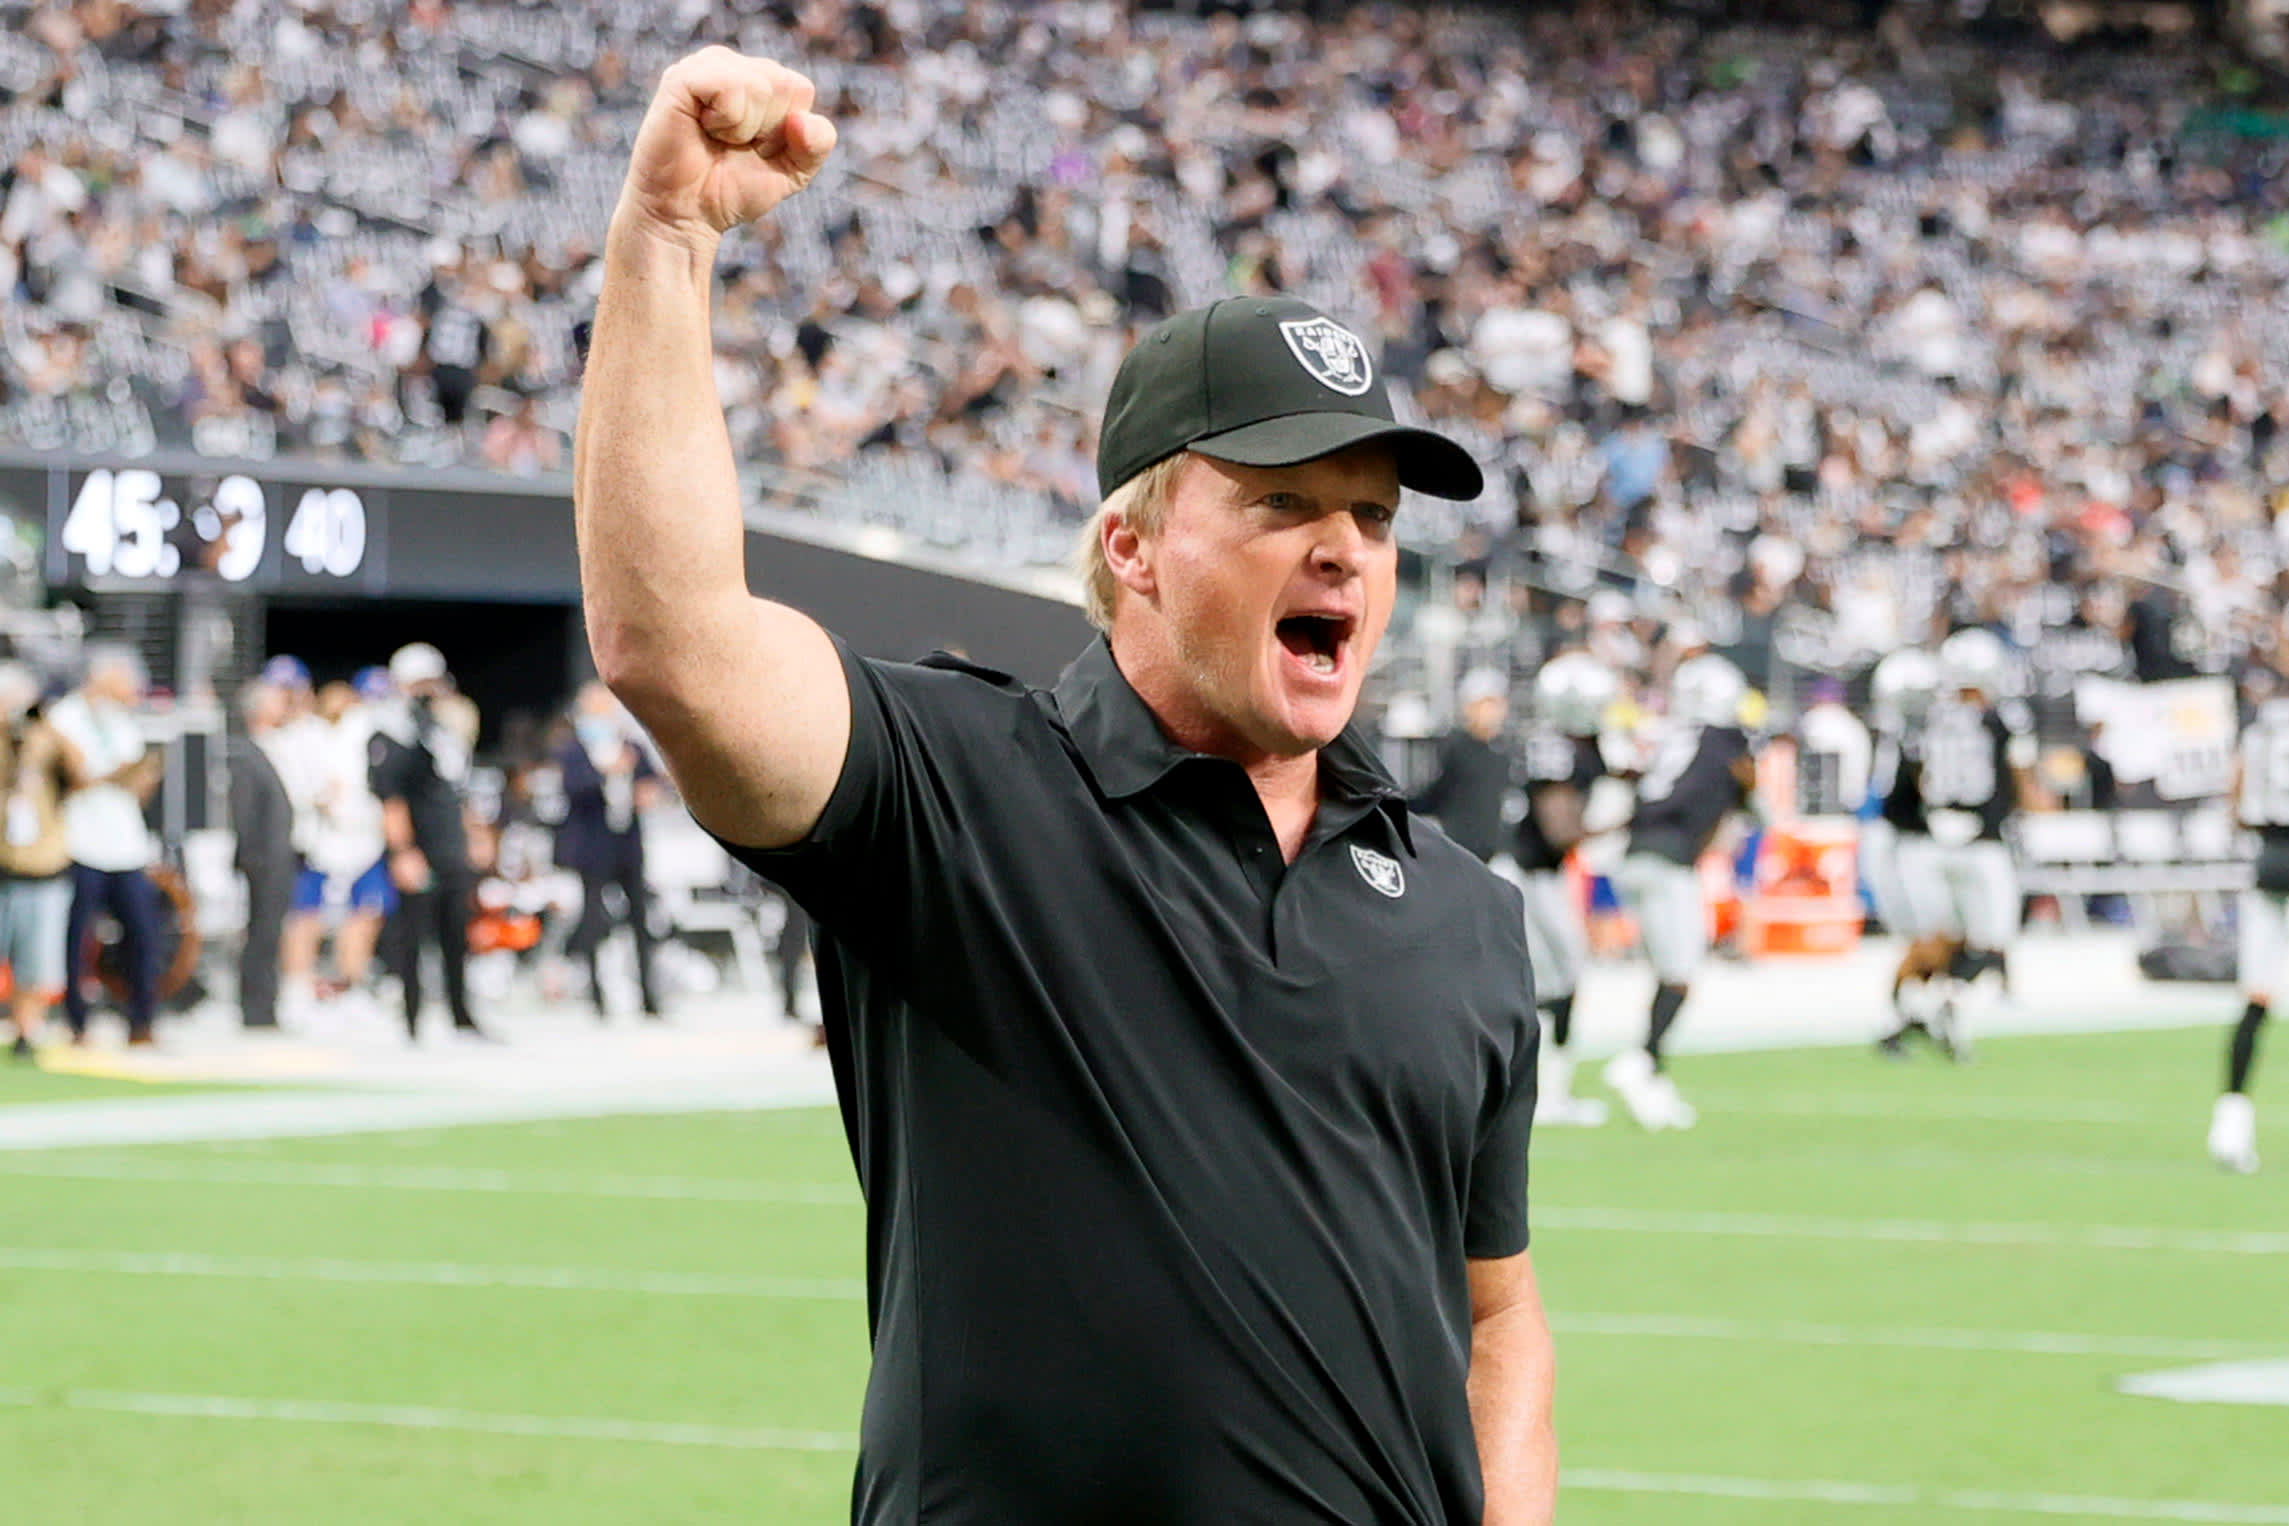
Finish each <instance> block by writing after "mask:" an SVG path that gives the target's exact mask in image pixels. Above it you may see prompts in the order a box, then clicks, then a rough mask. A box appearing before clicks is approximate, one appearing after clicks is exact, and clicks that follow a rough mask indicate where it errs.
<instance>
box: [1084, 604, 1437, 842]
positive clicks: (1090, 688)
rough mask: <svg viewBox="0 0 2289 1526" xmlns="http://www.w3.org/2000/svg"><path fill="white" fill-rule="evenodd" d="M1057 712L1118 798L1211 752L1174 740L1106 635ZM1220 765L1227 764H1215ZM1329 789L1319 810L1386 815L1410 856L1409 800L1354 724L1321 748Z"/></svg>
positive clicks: (1092, 772) (1104, 786)
mask: <svg viewBox="0 0 2289 1526" xmlns="http://www.w3.org/2000/svg"><path fill="white" fill-rule="evenodd" d="M1053 694H1054V698H1055V700H1056V705H1057V713H1058V715H1059V717H1060V718H1062V719H1063V721H1064V723H1065V734H1066V735H1067V736H1069V737H1071V738H1072V740H1073V746H1074V748H1075V749H1076V750H1077V751H1078V752H1079V753H1080V755H1081V762H1082V764H1083V766H1085V767H1086V768H1087V769H1088V771H1089V776H1090V778H1092V779H1094V780H1095V781H1096V784H1097V788H1098V789H1099V790H1101V791H1103V792H1104V794H1105V795H1106V796H1107V797H1108V798H1111V799H1114V800H1122V799H1126V798H1128V797H1129V796H1131V795H1140V794H1142V793H1144V792H1145V791H1146V790H1148V789H1151V788H1152V787H1153V786H1154V785H1156V784H1158V783H1160V781H1161V780H1162V779H1165V778H1166V777H1168V775H1169V773H1170V771H1171V770H1173V769H1174V768H1175V767H1176V766H1177V765H1178V764H1180V763H1186V762H1190V761H1192V760H1194V759H1197V758H1209V757H1210V756H1211V755H1210V754H1208V753H1199V752H1194V751H1193V750H1192V749H1191V748H1189V747H1185V746H1183V745H1181V744H1179V743H1177V742H1175V741H1173V740H1171V739H1170V737H1169V735H1168V733H1167V732H1165V731H1163V730H1161V728H1160V721H1159V719H1158V717H1156V716H1155V715H1154V714H1153V713H1152V708H1151V707H1150V706H1149V705H1147V704H1146V703H1145V702H1144V700H1143V698H1142V697H1141V696H1139V695H1138V693H1137V691H1136V690H1135V689H1134V688H1132V687H1131V686H1130V684H1129V680H1128V677H1127V675H1126V674H1124V673H1122V672H1121V669H1120V664H1118V663H1116V662H1115V661H1113V649H1112V646H1111V645H1110V643H1108V642H1107V641H1106V640H1105V638H1104V637H1103V636H1099V637H1097V638H1096V639H1095V640H1093V641H1091V642H1090V643H1089V645H1088V647H1087V648H1086V649H1084V650H1083V651H1082V653H1081V655H1080V656H1078V657H1076V658H1074V659H1073V662H1072V665H1071V666H1069V667H1067V668H1066V669H1065V672H1064V675H1063V676H1062V677H1060V678H1059V679H1058V680H1057V687H1056V689H1055V690H1054V691H1053ZM1215 761H1217V762H1222V761H1224V760H1223V759H1215ZM1319 771H1320V781H1321V785H1322V788H1323V790H1324V792H1325V794H1324V799H1323V804H1322V809H1323V810H1324V809H1326V808H1327V807H1330V806H1332V807H1336V808H1339V809H1340V808H1341V807H1344V806H1350V807H1353V808H1354V810H1355V811H1357V812H1358V813H1360V814H1364V812H1365V811H1367V810H1379V811H1381V812H1382V813H1383V814H1384V815H1385V816H1386V817H1387V818H1388V819H1389V820H1390V822H1391V825H1392V829H1393V830H1394V831H1395V832H1396V833H1397V835H1398V838H1399V841H1400V842H1401V843H1403V844H1404V845H1405V846H1406V849H1407V852H1408V853H1409V854H1410V855H1412V854H1413V853H1414V851H1415V839H1414V833H1413V831H1412V829H1411V828H1410V827H1409V825H1408V822H1407V797H1406V795H1405V793H1404V792H1403V791H1401V790H1400V788H1399V786H1398V785H1397V784H1396V783H1395V782H1394V781H1393V780H1392V778H1391V775H1390V773H1389V772H1388V771H1387V770H1385V769H1384V767H1383V764H1382V760H1381V759H1379V758H1377V757H1376V756H1375V752H1374V749H1373V748H1371V747H1369V746H1368V745H1367V742H1366V739H1365V738H1363V737H1362V736H1361V735H1360V734H1359V728H1358V727H1357V726H1348V727H1345V728H1344V731H1343V734H1342V735H1341V736H1339V737H1337V738H1336V739H1335V740H1334V741H1333V742H1330V743H1329V744H1328V745H1327V746H1325V747H1323V748H1321V749H1320V753H1319Z"/></svg>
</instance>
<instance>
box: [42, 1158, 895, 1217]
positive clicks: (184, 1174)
mask: <svg viewBox="0 0 2289 1526" xmlns="http://www.w3.org/2000/svg"><path fill="white" fill-rule="evenodd" d="M0 1176H45V1177H62V1178H65V1179H68V1180H72V1181H102V1182H201V1183H211V1184H216V1185H222V1186H260V1187H352V1188H359V1189H363V1188H369V1187H384V1188H400V1189H404V1190H407V1191H414V1192H487V1193H532V1194H536V1195H555V1196H570V1197H607V1198H638V1199H651V1200H657V1201H666V1202H696V1203H792V1204H815V1205H818V1206H821V1207H834V1208H857V1207H860V1206H862V1200H861V1199H860V1197H859V1195H858V1189H857V1188H856V1187H855V1186H846V1185H842V1184H839V1183H835V1182H765V1181H746V1180H742V1179H740V1178H737V1177H705V1176H629V1175H619V1174H605V1175H598V1176H588V1175H581V1174H579V1173H576V1172H570V1171H494V1170H488V1169H484V1168H481V1167H453V1166H438V1167H425V1166H325V1165H304V1164H297V1163H293V1162H286V1161H280V1162H275V1163H273V1162H264V1161H243V1162H241V1161H224V1162H213V1163H209V1162H205V1161H177V1160H72V1159H68V1158H67V1159H58V1158H52V1157H46V1156H38V1155H28V1156H22V1157H15V1158H9V1157H4V1156H0Z"/></svg>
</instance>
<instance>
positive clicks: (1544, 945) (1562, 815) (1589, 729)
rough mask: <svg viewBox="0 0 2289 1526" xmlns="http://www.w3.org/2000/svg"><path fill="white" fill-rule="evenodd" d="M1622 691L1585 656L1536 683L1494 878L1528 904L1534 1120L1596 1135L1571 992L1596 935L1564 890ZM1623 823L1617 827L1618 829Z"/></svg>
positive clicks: (1587, 826) (1586, 829)
mask: <svg viewBox="0 0 2289 1526" xmlns="http://www.w3.org/2000/svg"><path fill="white" fill-rule="evenodd" d="M1619 692H1620V684H1619V682H1618V681H1617V680H1616V679H1615V678H1614V675H1613V670H1612V669H1610V668H1608V667H1607V666H1606V665H1605V664H1604V663H1602V662H1600V661H1598V660H1597V659H1596V658H1595V657H1592V656H1591V655H1590V654H1589V653H1587V652H1580V651H1577V652H1569V653H1567V654H1565V655H1564V656H1561V657H1556V658H1553V659H1551V660H1550V661H1549V662H1547V663H1545V664H1544V665H1543V667H1542V671H1541V672H1540V673H1539V674H1537V675H1536V676H1535V680H1534V717H1535V725H1534V729H1533V730H1532V731H1531V732H1529V733H1528V734H1527V738H1526V755H1525V758H1524V760H1523V761H1524V773H1525V780H1526V810H1525V814H1524V815H1523V816H1522V817H1520V818H1519V821H1518V826H1517V830H1516V831H1515V833H1514V834H1513V835H1512V838H1511V845H1510V853H1509V854H1508V855H1507V856H1505V857H1503V858H1498V859H1496V860H1495V864H1494V867H1495V869H1496V871H1497V872H1498V873H1500V874H1502V875H1503V877H1504V878H1506V879H1508V880H1510V881H1511V883H1513V884H1515V885H1516V886H1517V887H1518V889H1519V892H1520V894H1522V895H1523V896H1524V897H1525V898H1526V944H1527V954H1528V957H1529V958H1530V959H1531V960H1532V962H1533V966H1534V999H1535V1001H1536V1003H1538V1004H1539V1006H1540V1007H1541V1009H1542V1011H1543V1012H1544V1014H1546V1020H1547V1023H1548V1026H1547V1027H1546V1028H1545V1029H1544V1030H1543V1031H1544V1034H1545V1036H1546V1041H1545V1042H1544V1043H1543V1045H1542V1059H1541V1078H1540V1090H1539V1091H1538V1092H1537V1093H1536V1095H1535V1101H1534V1121H1535V1122H1536V1123H1540V1124H1559V1125H1574V1126H1580V1127H1585V1128H1595V1127H1596V1126H1598V1125H1599V1124H1602V1123H1604V1122H1605V1119H1606V1109H1605V1104H1604V1103H1602V1102H1599V1101H1597V1100H1596V1099H1595V1098H1591V1097H1577V1096H1575V1095H1574V1060H1573V1050H1572V1047H1571V1046H1572V1043H1573V1028H1574V993H1575V991H1576V990H1577V989H1578V988H1579V986H1580V983H1581V977H1582V965H1583V964H1584V963H1585V962H1586V961H1587V959H1588V957H1589V930H1588V929H1587V928H1586V927H1585V926H1583V923H1582V912H1581V908H1580V907H1579V906H1578V905H1577V904H1576V902H1575V900H1574V895H1573V891H1572V889H1571V887H1569V886H1568V885H1567V883H1566V873H1565V865H1566V855H1567V854H1568V853H1571V852H1572V851H1573V850H1574V847H1575V845H1576V844H1577V843H1579V842H1581V841H1582V839H1583V838H1585V837H1587V836H1589V835H1590V833H1591V830H1592V829H1593V824H1594V822H1595V810H1594V807H1593V806H1592V803H1591V801H1592V796H1593V794H1595V793H1597V789H1596V787H1597V785H1598V782H1599V781H1600V780H1601V779H1604V778H1605V777H1606V766H1605V757H1604V754H1603V752H1602V751H1601V750H1600V748H1599V745H1598V733H1599V731H1600V729H1601V728H1602V726H1603V725H1604V722H1605V713H1606V710H1607V708H1608V707H1609V706H1610V705H1612V703H1613V701H1614V696H1615V695H1616V694H1617V693H1619ZM1611 824H1613V825H1618V824H1619V823H1618V821H1616V822H1614V823H1611Z"/></svg>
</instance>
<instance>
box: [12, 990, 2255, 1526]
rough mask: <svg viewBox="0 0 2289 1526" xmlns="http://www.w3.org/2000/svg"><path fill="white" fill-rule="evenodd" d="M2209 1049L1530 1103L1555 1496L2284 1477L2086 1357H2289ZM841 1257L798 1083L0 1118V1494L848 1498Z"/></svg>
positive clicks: (1716, 1497) (1826, 1510) (854, 1259)
mask: <svg viewBox="0 0 2289 1526" xmlns="http://www.w3.org/2000/svg"><path fill="white" fill-rule="evenodd" d="M2216 1049H2217V1042H2216V1037H2215V1035H2213V1034H2211V1033H2209V1032H2206V1031H2181V1032H2164V1033H2145V1034H2131V1035H2120V1036H2108V1037H2098V1038H2076V1039H2044V1040H2020V1041H2011V1042H1995V1043H1991V1044H1989V1045H1988V1046H1986V1048H1985V1049H1984V1050H1983V1051H1982V1052H1981V1055H1980V1058H1979V1063H1978V1064H1977V1065H1975V1066H1973V1067H1971V1068H1969V1069H1965V1070H1951V1069H1948V1068H1945V1067H1944V1066H1942V1065H1941V1064H1939V1063H1938V1062H1936V1061H1933V1060H1931V1059H1930V1058H1928V1057H1920V1058H1919V1059H1918V1060H1917V1061H1915V1062H1912V1063H1909V1064H1905V1065H1898V1066H1887V1065H1885V1064H1883V1063H1882V1062H1880V1061H1878V1060H1876V1059H1875V1058H1873V1057H1872V1056H1870V1055H1867V1054H1865V1053H1856V1052H1822V1051H1808V1052H1794V1053H1775V1054H1761V1055H1736V1056H1726V1057H1709V1058H1695V1057H1688V1058H1687V1059H1685V1060H1683V1061H1681V1062H1680V1063H1679V1066H1678V1073H1679V1076H1680V1079H1681V1082H1682V1084H1683V1085H1684V1086H1685V1088H1686V1090H1687V1093H1688V1095H1690V1096H1692V1097H1693V1098H1694V1099H1695V1100H1697V1101H1698V1102H1699V1103H1700V1104H1701V1107H1702V1110H1703V1124H1702V1127H1701V1128H1700V1129H1699V1130H1698V1131H1696V1132H1694V1133H1692V1134H1688V1135H1664V1136H1653V1137H1648V1136H1644V1135H1641V1134H1638V1133H1636V1132H1634V1131H1633V1130H1631V1129H1629V1128H1627V1127H1626V1126H1617V1127H1609V1128H1607V1129H1605V1130H1602V1131H1597V1132H1568V1133H1559V1132H1551V1133H1549V1134H1547V1135H1545V1136H1544V1137H1543V1138H1542V1140H1541V1141H1540V1142H1539V1144H1538V1147H1537V1150H1538V1161H1539V1169H1538V1189H1537V1197H1538V1224H1539V1228H1538V1231H1537V1236H1538V1237H1537V1261H1538V1263H1539V1265H1540V1268H1541V1271H1542V1277H1543V1282H1544V1289H1545V1294H1546V1296H1547V1298H1548V1301H1549V1303H1550V1306H1551V1311H1552V1315H1553V1319H1554V1321H1555V1323H1556V1325H1557V1328H1558V1331H1559V1336H1558V1340H1559V1353H1560V1361H1561V1394H1560V1427H1561V1432H1562V1435H1563V1439H1564V1444H1565V1461H1566V1466H1567V1470H1568V1476H1569V1487H1568V1492H1567V1496H1566V1499H1565V1502H1564V1508H1563V1511H1562V1518H1563V1519H1564V1520H1565V1521H1567V1522H1569V1523H1585V1522H1614V1523H1623V1522H1628V1523H1640V1522H1642V1523H1654V1522H1660V1523H1690V1526H1718V1523H1725V1526H1731V1523H1748V1522H1757V1523H1772V1522H1813V1523H1828V1522H1835V1523H1846V1522H1861V1521H1864V1522H1868V1523H1871V1526H1884V1523H1906V1522H1925V1521H1929V1522H1943V1523H1961V1526H1983V1523H2003V1522H2028V1521H2037V1520H2048V1521H2058V1520H2091V1521H2108V1520H2161V1521H2202V1522H2245V1523H2266V1522H2289V1407H2281V1406H2279V1405H2275V1406H2270V1407H2268V1406H2257V1405H2226V1404H2181V1403H2172V1402H2166V1401H2163V1400H2159V1399H2152V1398H2137V1397H2129V1396H2126V1395H2124V1394H2122V1393H2120V1392H2119V1391H2118V1390H2117V1388H2116V1383H2117V1381H2118V1380H2120V1379H2122V1378H2124V1377H2127V1376H2130V1375H2133V1374H2140V1373H2152V1372H2157V1371H2169V1370H2175V1369H2183V1368H2188V1367H2194V1366H2198V1365H2202V1364H2204V1363H2212V1362H2222V1361H2229V1360H2243V1359H2248V1360H2258V1359H2265V1358H2289V1126H2285V1125H2289V1060H2285V1061H2284V1062H2283V1064H2282V1066H2281V1070H2282V1076H2281V1080H2282V1081H2283V1083H2284V1084H2283V1085H2282V1086H2281V1087H2279V1088H2278V1090H2279V1092H2280V1093H2281V1094H2282V1095H2283V1097H2284V1101H2283V1103H2282V1104H2281V1105H2280V1106H2279V1107H2278V1108H2277V1109H2276V1110H2275V1113H2274V1115H2273V1122H2274V1126H2273V1128H2272V1129H2271V1132H2270V1134H2269V1136H2268V1138H2269V1142H2270V1143H2271V1144H2272V1146H2273V1151H2274V1154H2275V1155H2276V1156H2277V1157H2279V1159H2278V1160H2277V1162H2276V1166H2277V1168H2278V1169H2277V1170H2276V1172H2275V1174H2272V1175H2269V1176H2260V1177H2256V1178H2252V1179H2233V1178H2227V1177H2223V1176H2221V1175H2219V1174H2218V1173H2216V1172H2215V1171H2213V1170H2212V1169H2211V1168H2210V1167H2209V1166H2208V1165H2207V1163H2206V1162H2205V1161H2204V1160H2203V1158H2202V1154H2201V1136H2202V1131H2203V1128H2204V1125H2205V1122H2206V1118H2207V1111H2208V1103H2209V1099H2210V1095H2211V1090H2212V1087H2213V1085H2214V1083H2215V1070H2216ZM107 1094H114V1095H115V1094H117V1093H116V1091H111V1092H109V1093H107ZM84 1095H89V1091H88V1087H87V1083H84V1082H75V1081H73V1080H71V1079H70V1078H64V1077H55V1078H47V1077H38V1076H32V1077H26V1076H25V1075H23V1074H22V1073H18V1074H17V1075H15V1076H14V1077H13V1078H11V1080H10V1081H9V1083H8V1088H7V1091H6V1093H5V1094H4V1096H0V1102H14V1103H23V1102H28V1101H29V1102H37V1101H40V1100H44V1099H53V1100H65V1099H67V1098H69V1097H73V1096H84ZM860 1271H861V1247H860V1210H859V1205H858V1200H857V1196H856V1194H855V1192H854V1190H853V1189H852V1187H851V1185H850V1172H849V1167H848V1163H847V1161H846V1159H845V1158H844V1155H843V1149H842V1140H841V1132H840V1128H839V1125H838V1123H837V1121H836V1119H835V1117H834V1115H833V1114H832V1113H830V1112H826V1111H818V1110H807V1111H795V1112H781V1113H753V1114H736V1115H726V1114H706V1115H696V1116H671V1117H640V1118H625V1119H610V1120H603V1121H590V1122H579V1123H563V1124H545V1125H516V1126H501V1127H483V1128H465V1129H452V1130H438V1131H428V1132H419V1133H408V1134H396V1135H378V1136H371V1135H369V1136H361V1137H350V1138H341V1139H323V1140H282V1141H277V1142H270V1143H263V1144H258V1145H234V1146H230V1147H218V1146H169V1147H161V1148H137V1149H109V1150H100V1151H83V1150H70V1151H49V1152H29V1153H15V1154H0V1521H5V1522H7V1523H11V1526H24V1523H41V1526H47V1523H56V1526H66V1523H68V1526H90V1523H95V1526H110V1523H126V1522H139V1523H140V1522H154V1523H209V1522H212V1523H232V1526H244V1523H272V1522H278V1523H296V1526H350V1523H366V1522H374V1523H381V1522H390V1523H396V1522H415V1521H418V1522H424V1523H437V1522H483V1523H488V1526H508V1523H528V1522H529V1523H536V1526H537V1523H548V1526H566V1523H575V1522H597V1523H605V1522H610V1523H634V1522H644V1523H653V1522H661V1523H667V1522H674V1523H682V1522H716V1521H723V1522H731V1521H737V1522H757V1523H772V1526H776V1523H805V1522H821V1523H824V1522H832V1521H836V1520H839V1519H841V1518H842V1517H843V1513H844V1510H845V1501H846V1498H847V1487H848V1476H849V1469H850V1462H851V1458H850V1453H849V1450H848V1448H849V1440H850V1436H849V1433H850V1432H851V1431H852V1429H853V1428H854V1426H855V1423H856V1416H857V1412H858V1403H859V1394H860V1389H861V1385H862V1382H863V1380H864V1375H865V1370H866V1344H865V1327H864V1319H863V1306H862V1304H861V1302H860V1287H859V1282H858V1279H859V1276H860Z"/></svg>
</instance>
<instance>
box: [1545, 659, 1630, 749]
mask: <svg viewBox="0 0 2289 1526" xmlns="http://www.w3.org/2000/svg"><path fill="white" fill-rule="evenodd" d="M1620 692H1621V683H1620V681H1619V680H1618V679H1616V678H1615V677H1614V676H1613V670H1612V669H1611V668H1609V667H1607V666H1606V665H1605V664H1604V663H1602V662H1600V661H1598V660H1597V659H1596V658H1595V657H1592V656H1591V655H1590V654H1589V653H1587V652H1568V653H1566V654H1565V655H1564V656H1562V657H1553V658H1551V659H1550V660H1549V661H1548V662H1546V663H1544V664H1543V665H1542V671H1541V672H1539V673H1537V674H1535V675H1534V712H1535V714H1536V715H1538V716H1539V717H1540V718H1541V719H1542V720H1543V721H1545V722H1546V723H1548V724H1549V725H1552V726H1555V727H1556V728H1557V729H1558V730H1560V731H1562V732H1564V733H1565V734H1566V735H1567V736H1572V737H1590V736H1596V735H1597V734H1598V731H1599V729H1600V728H1601V727H1602V726H1603V725H1604V723H1605V713H1606V710H1607V709H1608V708H1609V707H1610V706H1611V705H1612V704H1613V701H1614V696H1615V695H1617V694H1619V693H1620Z"/></svg>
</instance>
